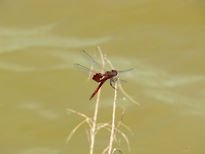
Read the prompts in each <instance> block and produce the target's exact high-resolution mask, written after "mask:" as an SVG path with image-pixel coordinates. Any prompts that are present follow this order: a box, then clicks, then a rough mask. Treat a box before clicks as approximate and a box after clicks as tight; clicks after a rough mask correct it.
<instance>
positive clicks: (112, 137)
mask: <svg viewBox="0 0 205 154" xmlns="http://www.w3.org/2000/svg"><path fill="white" fill-rule="evenodd" d="M117 88H118V82H116V83H115V96H114V101H113V112H112V129H111V134H110V144H109V149H108V154H111V153H112V145H113V140H114V137H115V111H116V103H117Z"/></svg>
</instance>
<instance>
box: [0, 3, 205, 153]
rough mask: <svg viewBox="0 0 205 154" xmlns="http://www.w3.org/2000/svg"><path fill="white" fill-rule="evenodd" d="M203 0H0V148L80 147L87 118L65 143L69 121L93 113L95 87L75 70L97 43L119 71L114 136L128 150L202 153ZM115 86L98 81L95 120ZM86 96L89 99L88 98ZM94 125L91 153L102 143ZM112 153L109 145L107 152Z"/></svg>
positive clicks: (106, 114)
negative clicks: (121, 71) (117, 131)
mask: <svg viewBox="0 0 205 154" xmlns="http://www.w3.org/2000/svg"><path fill="white" fill-rule="evenodd" d="M204 10H205V3H204V1H202V0H195V1H194V0H186V1H185V0H182V1H175V0H174V1H163V0H157V1H154V0H150V1H147V0H138V1H129V2H128V1H122V0H118V1H94V0H92V1H91V0H90V1H65V0H61V1H57V0H53V1H48V0H47V1H40V0H36V1H32V0H29V1H28V0H18V1H17V0H12V1H11V0H1V1H0V86H1V88H0V98H1V99H0V100H1V101H0V122H1V126H0V153H1V154H74V153H75V154H76V153H78V154H85V153H89V143H88V140H87V135H86V132H87V131H86V130H88V126H87V125H83V126H82V127H81V128H80V129H79V130H78V132H77V133H76V134H75V135H74V136H73V138H72V139H71V140H70V142H69V143H68V144H66V143H65V142H66V138H67V136H68V134H69V133H70V131H71V130H72V129H73V128H74V127H75V126H76V125H77V124H78V123H79V122H81V121H82V120H83V119H82V118H81V117H79V116H77V115H75V114H72V113H68V112H67V111H66V109H67V108H72V109H75V110H77V111H79V112H82V113H85V114H87V115H88V116H92V115H93V109H94V103H93V102H94V100H92V101H89V100H88V98H89V97H90V95H91V93H92V92H93V90H94V89H95V88H96V87H97V84H96V83H95V82H94V81H88V80H87V76H86V75H84V74H83V73H80V72H78V71H77V70H74V69H73V67H72V64H73V63H82V64H86V63H85V61H84V59H83V57H82V56H81V55H80V52H79V51H80V50H82V49H85V50H87V51H88V52H89V53H90V54H92V55H94V56H95V55H96V54H97V52H96V46H97V45H100V47H101V49H102V50H103V52H104V53H105V54H106V55H107V56H108V57H109V58H110V60H112V62H113V64H114V65H115V67H116V68H118V69H120V68H121V69H126V68H130V67H134V68H135V70H134V71H132V72H128V73H125V74H122V76H120V77H121V78H123V79H125V80H127V81H128V83H127V84H124V85H123V87H124V89H125V90H126V91H127V92H128V93H129V94H130V96H132V97H133V98H134V99H135V100H136V101H138V102H140V104H141V106H137V105H134V104H132V103H131V102H130V101H128V100H126V99H124V96H123V94H122V93H120V92H119V94H118V108H117V120H119V119H120V117H121V113H122V110H123V108H125V109H126V111H125V115H124V118H123V122H124V123H125V124H126V125H127V126H129V128H130V129H131V130H132V131H133V132H132V133H131V132H129V131H128V130H126V129H125V128H123V127H122V128H121V129H122V131H123V132H125V134H127V137H128V138H129V141H130V146H131V151H130V152H128V148H127V145H126V142H125V141H124V140H123V138H122V137H120V136H118V137H119V140H118V143H117V144H115V145H114V146H115V147H116V148H119V149H121V150H122V151H123V154H125V153H131V154H204V153H205V133H204V130H205V82H204V81H205V71H204V66H205V61H204V59H205V43H204V42H205V20H204V19H205V18H204V16H205V11H204ZM113 95H114V90H113V89H112V88H111V87H110V86H109V84H108V83H106V84H105V85H104V86H103V88H102V96H101V102H100V109H99V117H98V118H99V119H98V122H110V121H111V111H112V101H113ZM91 102H92V103H91ZM108 139H109V133H108V132H107V131H106V130H102V131H101V132H99V134H98V135H97V138H96V144H95V153H96V154H98V153H101V152H102V150H103V149H104V148H105V147H106V146H107V145H108ZM116 153H117V152H116Z"/></svg>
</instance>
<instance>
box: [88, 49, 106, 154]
mask: <svg viewBox="0 0 205 154" xmlns="http://www.w3.org/2000/svg"><path fill="white" fill-rule="evenodd" d="M97 49H98V51H99V53H100V56H101V61H102V68H101V71H102V73H103V72H104V67H105V61H104V55H103V53H102V51H101V49H100V47H99V46H98V47H97ZM100 94H101V89H100V90H99V92H98V94H97V100H96V104H95V111H94V115H93V124H92V128H91V130H90V131H91V132H90V135H91V137H90V139H91V142H90V154H93V151H94V145H95V135H96V125H97V116H98V109H99V102H100Z"/></svg>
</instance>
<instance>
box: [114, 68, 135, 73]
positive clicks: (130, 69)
mask: <svg viewBox="0 0 205 154" xmlns="http://www.w3.org/2000/svg"><path fill="white" fill-rule="evenodd" d="M132 70H134V68H129V69H125V70H119V71H117V72H118V73H124V72H129V71H132Z"/></svg>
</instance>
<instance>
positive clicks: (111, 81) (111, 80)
mask: <svg viewBox="0 0 205 154" xmlns="http://www.w3.org/2000/svg"><path fill="white" fill-rule="evenodd" d="M113 82H115V81H114V80H113V79H110V86H111V87H112V88H114V89H115V87H114V86H113V85H112V83H113Z"/></svg>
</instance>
